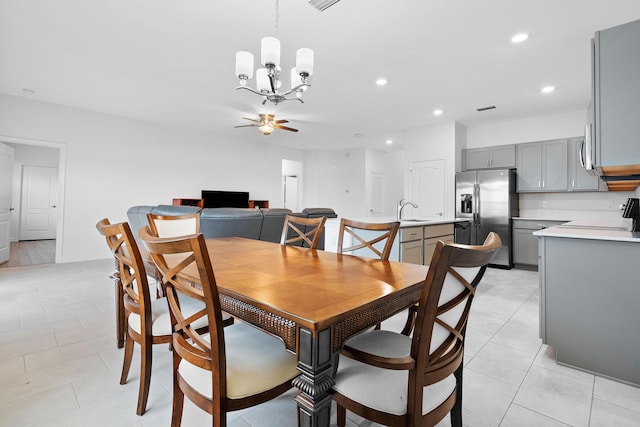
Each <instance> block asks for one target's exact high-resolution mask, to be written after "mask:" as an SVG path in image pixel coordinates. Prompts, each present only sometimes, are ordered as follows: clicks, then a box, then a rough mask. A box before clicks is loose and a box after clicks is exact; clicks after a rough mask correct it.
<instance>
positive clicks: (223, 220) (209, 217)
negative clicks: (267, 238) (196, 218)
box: [200, 208, 262, 240]
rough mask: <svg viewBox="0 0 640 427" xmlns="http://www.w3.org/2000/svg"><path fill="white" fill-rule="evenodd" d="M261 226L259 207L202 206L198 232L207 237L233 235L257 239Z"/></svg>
mask: <svg viewBox="0 0 640 427" xmlns="http://www.w3.org/2000/svg"><path fill="white" fill-rule="evenodd" d="M261 228H262V213H261V212H260V210H259V209H245V208H204V209H202V212H201V213H200V232H201V233H202V234H203V235H204V237H205V238H207V239H208V238H213V237H234V236H235V237H246V238H248V239H255V240H259V239H260V230H261Z"/></svg>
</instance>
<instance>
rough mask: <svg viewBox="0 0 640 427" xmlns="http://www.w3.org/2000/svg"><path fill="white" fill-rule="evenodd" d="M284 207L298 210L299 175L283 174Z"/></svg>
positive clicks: (294, 210)
mask: <svg viewBox="0 0 640 427" xmlns="http://www.w3.org/2000/svg"><path fill="white" fill-rule="evenodd" d="M282 180H283V183H284V184H283V185H284V207H285V208H288V209H291V210H292V211H293V212H298V211H299V209H298V177H297V176H295V175H288V176H283V177H282Z"/></svg>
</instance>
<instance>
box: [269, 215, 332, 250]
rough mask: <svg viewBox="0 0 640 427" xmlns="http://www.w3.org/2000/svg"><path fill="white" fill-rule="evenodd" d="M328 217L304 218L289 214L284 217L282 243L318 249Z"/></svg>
mask: <svg viewBox="0 0 640 427" xmlns="http://www.w3.org/2000/svg"><path fill="white" fill-rule="evenodd" d="M326 221H327V218H326V217H324V216H321V217H317V218H303V217H298V216H293V215H287V216H286V217H285V218H284V226H283V227H282V236H281V237H280V244H281V245H293V246H305V244H306V246H307V247H308V248H310V249H316V248H317V247H318V243H319V242H320V237H321V236H322V231H323V230H324V223H325V222H326Z"/></svg>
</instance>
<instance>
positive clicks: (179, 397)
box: [171, 353, 184, 427]
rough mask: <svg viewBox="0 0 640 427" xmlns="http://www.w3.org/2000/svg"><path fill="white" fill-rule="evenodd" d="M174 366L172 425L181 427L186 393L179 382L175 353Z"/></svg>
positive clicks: (172, 426)
mask: <svg viewBox="0 0 640 427" xmlns="http://www.w3.org/2000/svg"><path fill="white" fill-rule="evenodd" d="M173 357H174V368H173V408H172V411H171V427H180V424H182V408H183V407H184V393H183V392H182V389H180V385H179V384H178V373H177V370H178V368H177V363H179V362H176V361H175V358H176V356H175V353H174V356H173Z"/></svg>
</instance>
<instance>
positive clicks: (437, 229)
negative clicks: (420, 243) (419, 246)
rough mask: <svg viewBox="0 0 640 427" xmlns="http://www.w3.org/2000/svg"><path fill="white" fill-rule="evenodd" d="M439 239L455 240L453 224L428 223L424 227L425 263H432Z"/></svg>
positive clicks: (445, 240)
mask: <svg viewBox="0 0 640 427" xmlns="http://www.w3.org/2000/svg"><path fill="white" fill-rule="evenodd" d="M438 240H442V241H444V242H453V224H452V223H449V224H438V225H426V226H425V227H424V265H429V264H430V263H431V258H433V253H434V252H435V250H436V244H437V243H438Z"/></svg>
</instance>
